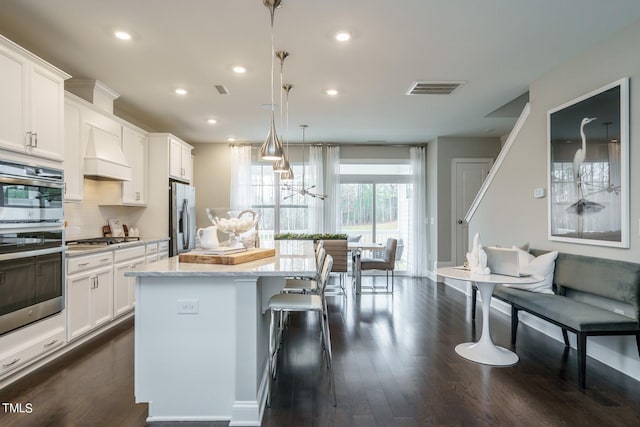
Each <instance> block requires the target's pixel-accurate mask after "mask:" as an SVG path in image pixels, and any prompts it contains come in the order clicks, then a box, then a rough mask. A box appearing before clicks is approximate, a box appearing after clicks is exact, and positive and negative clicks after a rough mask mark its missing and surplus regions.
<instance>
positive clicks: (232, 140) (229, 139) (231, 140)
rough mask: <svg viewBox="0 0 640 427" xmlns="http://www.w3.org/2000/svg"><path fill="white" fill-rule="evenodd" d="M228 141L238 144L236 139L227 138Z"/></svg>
mask: <svg viewBox="0 0 640 427" xmlns="http://www.w3.org/2000/svg"><path fill="white" fill-rule="evenodd" d="M227 141H229V142H236V139H235V138H227Z"/></svg>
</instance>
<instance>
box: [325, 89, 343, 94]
mask: <svg viewBox="0 0 640 427" xmlns="http://www.w3.org/2000/svg"><path fill="white" fill-rule="evenodd" d="M325 93H326V94H327V95H329V96H337V95H338V94H339V93H340V92H338V89H327V90H326V91H325Z"/></svg>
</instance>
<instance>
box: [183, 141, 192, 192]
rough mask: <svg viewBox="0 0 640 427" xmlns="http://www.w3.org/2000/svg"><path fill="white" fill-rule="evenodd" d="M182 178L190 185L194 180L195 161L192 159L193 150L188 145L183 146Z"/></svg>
mask: <svg viewBox="0 0 640 427" xmlns="http://www.w3.org/2000/svg"><path fill="white" fill-rule="evenodd" d="M181 159H182V178H183V179H184V180H186V181H188V182H189V183H190V182H191V181H192V180H193V159H192V158H191V148H190V147H189V146H188V145H183V146H182V156H181Z"/></svg>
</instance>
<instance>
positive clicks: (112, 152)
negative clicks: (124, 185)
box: [84, 126, 133, 181]
mask: <svg viewBox="0 0 640 427" xmlns="http://www.w3.org/2000/svg"><path fill="white" fill-rule="evenodd" d="M84 176H85V177H87V178H93V179H100V180H114V181H131V179H132V176H133V173H132V171H131V166H129V164H128V163H127V160H126V158H125V156H124V153H123V152H122V148H121V143H120V135H114V134H112V133H109V132H106V131H104V130H102V129H100V128H97V127H94V126H89V140H88V142H87V151H86V154H85V157H84Z"/></svg>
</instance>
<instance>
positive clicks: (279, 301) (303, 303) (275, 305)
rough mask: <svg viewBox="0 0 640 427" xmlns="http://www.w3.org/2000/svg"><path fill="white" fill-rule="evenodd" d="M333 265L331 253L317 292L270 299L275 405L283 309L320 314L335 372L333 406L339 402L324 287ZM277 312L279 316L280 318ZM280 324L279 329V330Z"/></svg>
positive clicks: (271, 375)
mask: <svg viewBox="0 0 640 427" xmlns="http://www.w3.org/2000/svg"><path fill="white" fill-rule="evenodd" d="M331 267H333V257H332V256H331V255H327V256H326V257H325V259H324V263H323V265H322V272H321V274H320V277H319V280H318V293H317V294H301V293H280V294H276V295H274V296H272V297H271V298H270V299H269V310H270V311H271V321H270V324H269V377H270V378H269V386H268V388H267V406H271V383H272V379H275V378H276V364H277V353H278V350H279V348H278V347H279V345H278V344H279V343H280V339H279V335H280V334H281V333H282V329H281V325H282V321H281V320H280V319H281V318H282V314H283V313H289V312H302V311H314V312H317V313H318V314H320V328H321V332H322V344H323V347H324V351H325V356H326V361H327V368H328V369H329V372H330V375H331V387H332V391H333V406H336V403H337V401H336V385H335V381H334V378H333V361H332V358H331V337H330V334H329V315H328V313H327V303H326V300H325V298H324V289H325V286H326V284H327V281H328V280H329V273H330V272H331ZM276 313H277V314H278V315H279V319H278V320H276ZM276 328H277V330H276Z"/></svg>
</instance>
